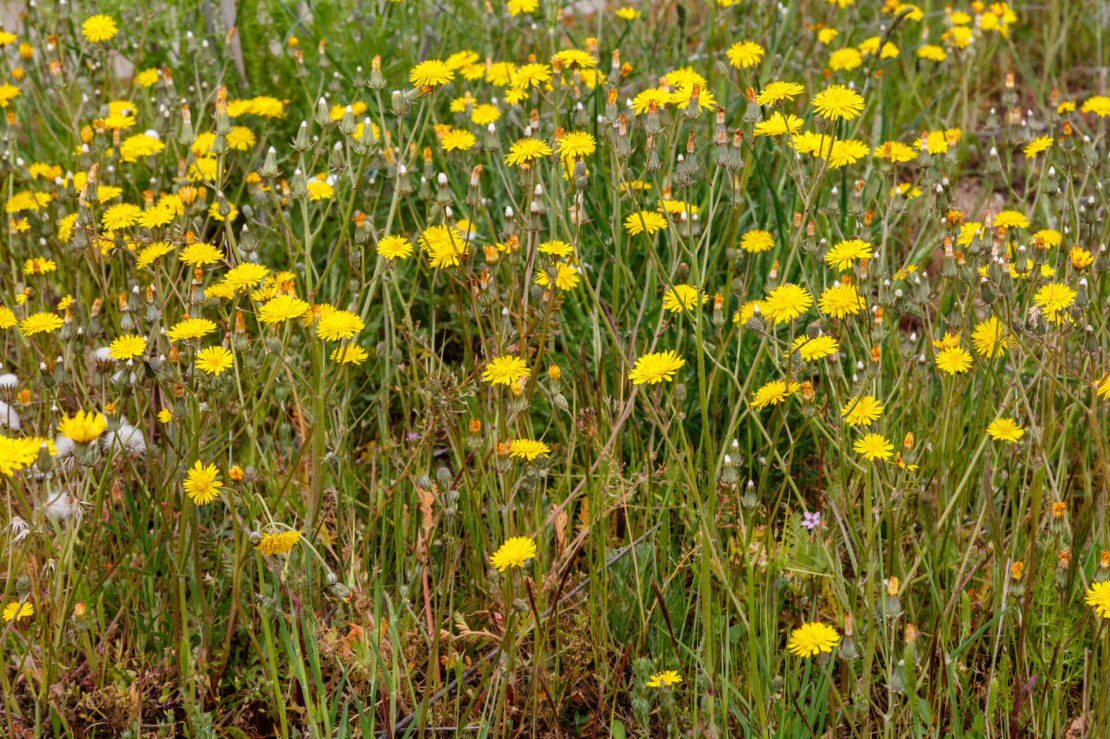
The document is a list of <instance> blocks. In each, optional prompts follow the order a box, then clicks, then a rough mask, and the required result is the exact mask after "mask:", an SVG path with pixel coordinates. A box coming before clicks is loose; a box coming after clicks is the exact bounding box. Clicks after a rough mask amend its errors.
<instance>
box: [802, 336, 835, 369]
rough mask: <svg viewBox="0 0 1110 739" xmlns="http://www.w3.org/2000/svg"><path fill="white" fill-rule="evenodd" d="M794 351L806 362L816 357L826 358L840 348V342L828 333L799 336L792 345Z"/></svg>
mask: <svg viewBox="0 0 1110 739" xmlns="http://www.w3.org/2000/svg"><path fill="white" fill-rule="evenodd" d="M792 347H793V349H794V351H796V352H798V355H799V356H800V357H801V358H802V359H803V360H804V361H806V362H812V361H813V360H815V359H824V358H825V357H827V356H829V355H831V354H833V353H834V352H836V351H837V350H839V349H840V342H838V341H837V340H836V339H834V338H833V337H832V336H829V335H828V334H821V335H820V336H817V337H815V338H812V339H811V338H809V337H808V336H804V335H803V336H799V337H798V338H796V339H794V343H793V345H792Z"/></svg>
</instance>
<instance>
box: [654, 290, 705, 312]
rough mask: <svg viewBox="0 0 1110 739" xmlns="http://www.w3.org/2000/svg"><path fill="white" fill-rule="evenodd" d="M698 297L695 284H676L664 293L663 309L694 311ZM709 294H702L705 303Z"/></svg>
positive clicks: (702, 300)
mask: <svg viewBox="0 0 1110 739" xmlns="http://www.w3.org/2000/svg"><path fill="white" fill-rule="evenodd" d="M697 299H698V289H697V288H696V287H694V286H693V285H675V286H674V287H673V288H671V289H670V290H668V291H667V292H666V294H664V295H663V309H664V310H668V311H670V312H671V313H681V312H682V311H684V310H689V311H692V310H693V309H694V306H695V304H696V303H697ZM707 299H708V296H707V295H705V294H702V296H701V302H702V303H704V302H705V301H706V300H707Z"/></svg>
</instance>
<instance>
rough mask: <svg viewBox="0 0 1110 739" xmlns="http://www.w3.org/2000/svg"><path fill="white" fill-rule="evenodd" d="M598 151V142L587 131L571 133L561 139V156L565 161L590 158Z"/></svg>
mask: <svg viewBox="0 0 1110 739" xmlns="http://www.w3.org/2000/svg"><path fill="white" fill-rule="evenodd" d="M596 149H597V141H595V140H594V137H593V136H592V135H590V134H588V133H586V132H585V131H571V132H570V133H568V134H567V135H565V136H563V138H561V139H559V156H560V157H562V158H563V160H567V159H581V158H583V157H588V156H589V155H590V154H593V153H594V151H595V150H596Z"/></svg>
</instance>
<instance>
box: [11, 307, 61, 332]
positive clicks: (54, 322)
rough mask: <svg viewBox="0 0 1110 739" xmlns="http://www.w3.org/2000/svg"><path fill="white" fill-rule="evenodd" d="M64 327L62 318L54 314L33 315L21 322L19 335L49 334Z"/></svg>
mask: <svg viewBox="0 0 1110 739" xmlns="http://www.w3.org/2000/svg"><path fill="white" fill-rule="evenodd" d="M61 327H62V317H61V316H59V315H57V314H54V313H32V314H31V315H29V316H27V317H26V318H24V319H23V320H22V321H20V322H19V333H21V334H23V335H24V336H34V335H35V334H49V333H52V332H53V331H56V330H58V329H59V328H61Z"/></svg>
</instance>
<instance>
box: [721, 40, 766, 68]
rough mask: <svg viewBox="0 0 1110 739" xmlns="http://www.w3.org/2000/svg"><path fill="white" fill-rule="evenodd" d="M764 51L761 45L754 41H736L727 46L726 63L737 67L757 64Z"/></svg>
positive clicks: (761, 58)
mask: <svg viewBox="0 0 1110 739" xmlns="http://www.w3.org/2000/svg"><path fill="white" fill-rule="evenodd" d="M766 53H767V52H765V51H764V50H763V47H762V46H760V45H759V44H757V43H755V42H754V41H738V42H737V43H735V44H733V45H732V46H731V47H729V50H728V63H729V64H731V65H732V66H734V67H736V68H737V69H741V68H743V69H747V68H748V67H753V66H755V65H756V64H759V63H760V62H761V61H762V60H763V55H764V54H766Z"/></svg>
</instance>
